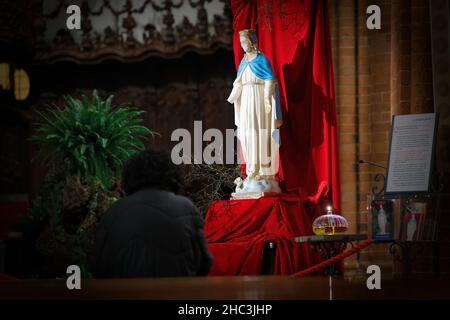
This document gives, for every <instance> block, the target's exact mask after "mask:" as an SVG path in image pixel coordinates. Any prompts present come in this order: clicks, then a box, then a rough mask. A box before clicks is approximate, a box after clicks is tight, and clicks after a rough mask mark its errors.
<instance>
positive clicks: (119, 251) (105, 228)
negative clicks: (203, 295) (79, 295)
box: [96, 189, 212, 278]
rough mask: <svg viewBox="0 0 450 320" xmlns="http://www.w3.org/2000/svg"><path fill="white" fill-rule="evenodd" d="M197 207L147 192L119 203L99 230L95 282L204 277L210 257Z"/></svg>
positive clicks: (165, 193)
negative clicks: (145, 278)
mask: <svg viewBox="0 0 450 320" xmlns="http://www.w3.org/2000/svg"><path fill="white" fill-rule="evenodd" d="M203 225H204V221H203V218H202V217H201V216H200V214H199V212H198V210H197V208H196V207H195V205H194V204H193V203H192V202H191V200H189V199H188V198H186V197H183V196H179V195H175V194H174V193H172V192H168V191H163V190H156V189H145V190H141V191H138V192H136V193H134V194H132V195H130V196H128V197H125V198H123V199H121V200H119V201H117V202H116V203H115V204H114V205H113V206H112V207H111V208H110V209H109V210H108V211H107V212H106V213H105V215H104V216H103V218H102V220H101V221H100V223H99V225H98V228H97V238H96V276H97V277H107V278H115V277H125V278H128V277H175V276H195V275H206V274H208V272H209V270H210V268H211V262H212V257H211V255H210V253H209V251H208V246H207V242H206V240H205V236H204V232H203Z"/></svg>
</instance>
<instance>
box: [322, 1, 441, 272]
mask: <svg viewBox="0 0 450 320" xmlns="http://www.w3.org/2000/svg"><path fill="white" fill-rule="evenodd" d="M373 4H375V5H378V6H379V7H380V8H381V20H382V23H381V30H368V29H367V27H366V19H367V16H368V15H367V14H366V9H367V7H368V6H369V5H373ZM329 7H330V27H331V37H332V48H333V63H334V71H335V86H336V94H337V112H338V120H339V122H338V125H339V132H340V134H339V139H340V153H341V154H340V157H341V177H342V203H343V213H344V215H345V216H346V218H347V219H348V221H349V222H350V232H361V233H366V232H367V195H368V194H369V193H370V192H371V189H372V187H373V178H374V175H375V174H376V173H385V172H383V171H384V170H383V169H380V168H377V167H373V166H369V165H364V164H363V165H358V161H359V160H360V159H362V160H367V161H371V162H375V163H378V164H380V165H383V166H386V165H387V158H388V146H389V135H390V132H389V130H390V126H391V119H392V116H393V115H397V114H408V113H422V112H433V110H434V108H433V80H432V78H433V73H432V58H431V43H432V41H431V35H430V14H429V1H428V0H408V1H406V0H405V1H383V0H371V1H368V0H360V1H358V0H330V2H329ZM388 249H389V248H388V245H382V244H377V245H372V246H371V247H370V248H369V249H367V250H364V251H362V252H360V254H359V255H357V256H353V257H352V258H349V259H346V266H347V270H349V273H348V274H350V275H351V274H352V270H353V271H358V270H359V271H361V270H365V266H366V265H368V264H372V263H376V264H379V265H380V266H381V267H382V270H383V271H384V272H385V273H388V274H393V272H394V271H396V270H397V271H398V270H399V267H398V266H396V265H395V264H394V262H393V259H392V256H391V255H390V254H389V250H388ZM431 250H432V249H431V248H425V254H423V257H425V258H429V257H430V256H431V252H432V251H431ZM422 260H423V259H422ZM429 262H430V259H428V260H426V261H425V262H424V261H418V263H417V268H416V269H417V270H415V271H416V272H419V271H423V270H429V271H430V272H431V268H430V266H429V264H430V263H429ZM419 269H420V270H419Z"/></svg>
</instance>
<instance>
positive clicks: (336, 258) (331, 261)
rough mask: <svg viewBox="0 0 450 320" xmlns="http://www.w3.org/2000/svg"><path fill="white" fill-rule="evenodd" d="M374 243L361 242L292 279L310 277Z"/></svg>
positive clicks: (294, 275) (295, 274) (371, 241)
mask: <svg viewBox="0 0 450 320" xmlns="http://www.w3.org/2000/svg"><path fill="white" fill-rule="evenodd" d="M373 242H374V241H373V240H364V241H361V242H360V243H358V244H357V245H356V246H354V247H353V248H351V249H349V250H347V251H345V252H342V253H341V254H338V255H337V256H334V257H333V258H330V259H328V260H325V261H323V262H321V263H318V264H316V265H314V266H312V267H309V268H307V269H305V270H302V271H300V272H297V273H294V274H293V275H292V276H293V277H305V276H307V275H310V274H312V273H315V272H317V271H320V270H321V269H323V268H324V267H328V266H329V265H332V264H334V263H336V262H338V261H340V260H343V259H344V258H347V257H349V256H351V255H352V254H354V253H356V252H358V251H359V250H362V249H364V248H365V247H368V246H370V245H371V244H372V243H373Z"/></svg>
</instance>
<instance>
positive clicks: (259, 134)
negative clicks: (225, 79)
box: [228, 65, 280, 178]
mask: <svg viewBox="0 0 450 320" xmlns="http://www.w3.org/2000/svg"><path fill="white" fill-rule="evenodd" d="M275 84H276V83H275V81H273V80H261V79H259V78H258V77H256V75H255V74H254V73H253V72H252V70H251V68H250V67H249V66H248V65H247V66H246V67H245V69H244V71H243V72H242V73H241V74H240V75H239V76H238V78H237V79H236V80H235V82H234V84H233V91H232V92H231V94H230V97H229V98H228V101H229V102H230V103H233V102H234V111H235V124H236V126H237V128H238V134H237V136H238V139H239V142H240V144H241V147H242V153H243V156H244V161H245V163H246V174H247V176H248V177H251V178H252V177H255V176H256V175H259V176H260V177H262V178H264V177H273V176H275V175H276V173H277V171H278V149H279V141H280V140H279V129H276V127H275V96H274V92H275Z"/></svg>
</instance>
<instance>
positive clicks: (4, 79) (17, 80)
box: [0, 63, 30, 101]
mask: <svg viewBox="0 0 450 320" xmlns="http://www.w3.org/2000/svg"><path fill="white" fill-rule="evenodd" d="M11 74H12V75H13V79H14V81H13V83H11V81H10V80H11ZM0 87H1V88H2V89H3V90H7V91H11V92H14V97H15V98H16V100H19V101H22V100H25V99H26V98H27V97H28V95H29V94H30V78H29V77H28V74H27V72H26V71H25V70H23V69H14V68H12V67H11V65H9V64H8V63H0Z"/></svg>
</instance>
